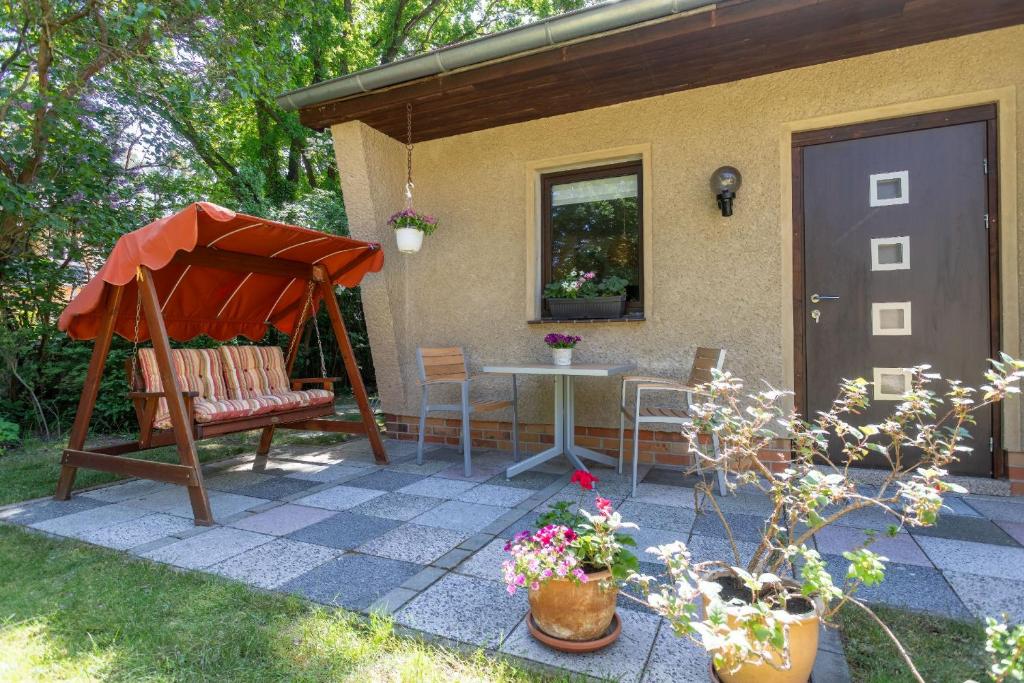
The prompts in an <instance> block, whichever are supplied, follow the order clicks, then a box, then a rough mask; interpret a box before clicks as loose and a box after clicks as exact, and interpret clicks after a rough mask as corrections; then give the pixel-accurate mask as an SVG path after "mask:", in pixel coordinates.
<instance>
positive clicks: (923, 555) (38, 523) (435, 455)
mask: <svg viewBox="0 0 1024 683" xmlns="http://www.w3.org/2000/svg"><path fill="white" fill-rule="evenodd" d="M386 446H387V448H388V452H389V455H390V457H391V460H392V462H391V464H390V465H388V466H385V467H381V466H378V465H377V464H376V463H375V462H374V461H373V457H372V454H371V453H370V451H369V449H368V448H367V447H366V443H365V442H364V441H361V440H356V441H350V442H347V443H345V444H342V445H340V446H322V447H310V446H288V447H279V448H275V449H274V451H273V452H272V454H271V457H270V458H269V459H267V458H256V457H254V456H251V455H248V456H240V457H238V458H234V459H232V460H228V461H222V462H219V463H214V464H211V465H208V466H207V467H206V468H205V470H206V477H207V482H208V484H209V487H210V500H211V503H212V505H213V510H214V516H215V519H216V522H217V523H216V524H215V525H214V526H212V527H206V528H203V527H195V526H193V525H192V522H191V510H190V508H189V505H188V500H187V496H186V494H185V491H184V490H183V489H181V488H178V487H173V486H169V485H164V484H158V483H153V482H146V481H135V480H132V481H127V482H119V483H116V484H112V485H108V486H105V487H102V488H96V489H92V490H89V491H83V492H80V493H76V494H75V496H74V497H73V498H72V499H71V500H70V501H66V502H55V501H52V500H39V501H31V502H27V503H23V504H17V505H11V506H7V507H5V508H2V509H0V521H4V522H7V523H12V524H18V525H22V526H26V527H29V528H32V529H35V530H37V531H41V532H45V533H48V534H52V535H56V536H62V537H68V538H74V539H78V540H80V541H84V542H87V543H92V544H95V545H101V546H106V547H109V548H114V549H117V550H122V551H126V552H129V553H131V554H133V555H136V556H138V557H142V558H147V559H149V560H152V561H157V562H165V563H169V564H172V565H175V566H178V567H181V568H185V569H191V570H195V571H204V572H209V573H212V574H217V575H219V576H223V577H227V578H230V579H233V580H238V581H242V582H245V583H248V584H251V585H253V586H256V587H259V588H262V589H269V590H276V591H281V592H285V593H291V594H295V595H299V596H303V597H305V598H307V599H309V600H312V601H315V602H320V603H323V604H327V605H335V606H340V607H345V608H348V609H352V610H357V611H361V612H369V611H383V612H386V613H389V614H392V615H393V616H394V618H395V621H396V622H397V623H398V624H399V625H400V626H401V627H403V628H404V629H412V630H414V631H415V632H417V633H419V634H421V635H425V636H427V637H434V638H438V639H440V640H442V641H444V642H448V643H454V644H461V645H463V646H467V647H484V648H488V649H490V650H492V651H494V652H500V653H504V654H506V655H510V656H513V657H515V658H517V659H519V660H524V661H527V662H536V663H538V664H540V665H543V666H546V667H556V668H560V669H565V670H567V671H570V672H573V673H576V674H582V675H585V676H591V677H597V678H602V677H608V678H613V679H615V680H623V681H641V682H650V681H682V680H691V679H692V680H704V678H703V677H704V676H705V672H706V671H707V668H706V667H707V657H706V655H705V654H704V653H703V652H702V651H701V650H700V648H697V647H693V646H690V645H689V644H688V643H686V642H684V641H680V640H678V639H676V638H675V637H674V636H673V635H672V633H671V629H670V628H669V627H668V626H667V625H666V623H665V622H664V621H663V620H662V619H660V618H659V617H657V616H656V615H654V614H653V613H651V612H650V611H649V610H646V609H644V608H643V607H642V606H638V605H636V604H635V603H632V602H630V601H628V600H626V599H621V600H620V614H621V615H622V618H623V620H624V622H625V628H624V629H623V637H622V639H621V640H620V641H619V643H618V644H616V645H615V646H614V647H613V648H610V649H608V650H605V651H604V652H603V653H595V654H591V655H575V656H569V655H565V654H562V653H556V652H553V651H551V650H548V649H546V648H545V647H543V646H542V645H540V644H538V643H537V642H535V641H534V640H533V639H532V638H530V637H529V635H528V633H527V630H526V626H525V622H524V620H523V618H524V616H525V614H526V611H527V606H526V601H525V597H524V596H523V595H522V594H519V595H516V596H511V597H510V596H508V594H507V593H506V591H505V589H504V586H503V585H502V584H501V582H500V564H501V561H502V559H503V554H504V553H503V546H504V543H505V539H507V538H509V537H510V536H511V535H513V534H514V533H515V532H516V531H518V530H521V529H522V528H526V527H530V526H532V523H533V520H534V519H536V516H537V514H538V511H540V510H544V509H546V506H547V505H548V504H550V503H552V502H556V501H559V500H572V499H574V497H575V496H576V494H575V491H574V488H573V487H572V486H569V485H568V478H569V474H568V472H564V473H562V474H553V473H539V474H538V473H529V475H528V476H524V477H523V478H522V479H521V480H518V481H517V480H513V481H507V480H506V479H505V478H504V474H498V475H496V474H495V473H494V472H496V471H498V470H499V469H500V465H499V463H500V462H502V461H503V460H502V459H503V458H505V459H507V460H508V461H511V455H510V454H502V453H498V452H494V451H490V452H488V451H481V452H480V456H481V458H482V461H483V462H484V463H486V464H487V468H486V470H484V469H483V468H481V470H480V471H479V473H478V476H474V477H470V478H468V479H467V478H464V477H462V476H461V465H458V468H457V469H459V472H455V471H454V470H453V469H450V467H449V465H450V464H451V463H459V462H461V454H460V453H456V452H454V451H450V450H449V449H446V448H444V447H429V448H430V452H429V453H428V454H427V457H426V460H425V465H424V466H422V467H421V466H417V465H416V463H415V461H414V444H409V443H405V442H398V441H387V442H386ZM506 456H507V457H506ZM442 465H443V466H442ZM564 469H565V468H563V470H564ZM594 473H595V474H596V475H597V476H598V477H599V479H600V480H601V483H600V484H599V485H598V488H599V489H600V490H601V492H602V493H603V494H604V495H607V496H608V497H610V498H611V499H612V500H613V501H615V503H616V504H617V505H619V508H620V510H621V512H622V513H623V515H624V517H626V518H627V520H630V521H635V522H637V523H639V524H640V526H641V528H640V530H638V531H636V532H635V533H634V535H635V537H636V539H637V542H638V546H639V550H640V555H641V559H643V560H645V564H644V566H643V568H644V571H645V572H647V573H656V572H657V570H658V565H657V564H655V563H654V559H655V558H653V557H652V556H646V557H643V551H644V550H645V548H646V547H647V546H649V545H654V544H660V543H667V542H670V541H673V540H685V541H687V542H688V543H689V545H690V547H691V550H692V551H693V553H694V555H695V556H696V557H697V558H698V559H725V558H727V556H728V554H729V553H730V550H729V543H728V541H727V540H726V539H725V533H724V530H723V529H722V526H721V524H720V523H719V521H718V520H717V518H715V517H714V516H713V514H704V513H698V512H697V511H696V510H695V509H694V495H693V490H692V489H690V488H688V487H687V486H686V484H691V485H692V483H693V482H692V481H691V480H687V479H684V478H683V477H682V475H681V474H680V473H678V472H672V471H669V470H665V469H653V470H650V471H649V472H647V473H646V476H645V479H644V481H643V482H642V483H641V484H640V486H639V488H638V491H637V496H636V497H635V498H630V497H628V492H629V486H628V481H627V480H626V479H625V478H624V477H621V476H619V475H617V474H616V473H615V472H614V471H613V470H610V469H600V468H598V469H595V470H594ZM484 475H486V476H484ZM766 503H767V501H765V500H764V499H763V498H759V497H758V496H756V495H753V494H750V493H744V492H741V493H740V494H738V495H736V496H729V497H725V498H719V505H720V506H721V508H722V509H723V511H724V513H725V514H726V515H727V517H728V518H729V519H730V522H731V523H732V525H733V530H734V532H735V533H736V539H735V540H736V546H737V548H738V550H739V552H740V553H741V554H742V555H747V554H749V553H752V552H753V550H754V544H753V543H752V541H753V539H754V538H755V537H756V534H757V532H758V530H759V526H760V524H761V523H763V522H762V520H763V518H762V517H760V516H759V514H760V513H761V512H762V511H763V510H764V509H765V507H766ZM949 507H950V509H949V510H947V511H945V514H944V515H943V518H942V524H940V525H939V526H937V527H936V528H934V529H930V530H926V531H921V530H915V529H909V530H904V531H901V532H900V533H899V534H897V535H896V536H895V537H894V538H885V539H883V540H881V541H880V544H881V545H880V546H879V548H880V550H881V551H882V552H883V553H884V554H886V555H887V556H888V557H890V559H891V562H890V563H889V567H890V569H889V571H888V577H887V580H886V581H885V582H884V583H883V584H882V585H881V586H879V587H876V588H873V589H870V590H865V591H864V592H862V597H863V598H865V599H867V600H868V601H873V602H876V603H882V604H890V605H897V606H900V607H903V608H908V609H912V610H918V611H925V612H931V613H936V614H943V615H949V616H954V617H957V618H961V619H971V618H981V617H984V616H987V615H992V614H994V613H996V612H1002V611H1008V612H1009V613H1010V615H1011V617H1012V618H1014V619H1016V620H1024V569H1022V568H1024V547H1022V536H1024V534H1022V530H1024V500H1022V499H1013V498H1000V497H997V496H965V497H963V498H959V497H957V498H953V499H951V500H950V505H949ZM886 522H887V520H885V519H884V518H882V517H881V516H879V515H872V514H871V513H865V514H861V515H854V516H852V517H851V518H849V519H848V520H844V522H843V523H842V524H841V525H836V526H833V527H831V528H830V529H828V530H827V531H824V532H822V533H820V534H819V538H818V539H817V547H818V550H819V551H820V552H821V553H822V555H823V557H824V558H825V559H826V561H827V562H828V563H829V565H830V567H832V568H833V570H835V571H839V572H841V573H845V570H844V566H843V564H842V563H843V560H842V558H841V553H842V552H843V551H844V550H846V549H849V548H852V547H854V546H855V545H856V544H858V543H859V542H860V541H861V540H862V538H863V530H864V529H884V528H885V526H886ZM922 587H924V589H922ZM827 643H833V645H832V646H829V647H831V648H832V649H828V650H827V652H826V653H825V654H826V656H821V657H819V660H820V661H821V662H822V663H823V666H824V665H826V664H827V665H828V667H829V675H828V676H829V680H830V681H831V680H841V676H842V674H843V672H844V671H845V660H844V659H843V657H842V653H841V645H836V644H837V643H839V641H838V638H834V637H833V638H825V639H823V645H822V648H823V649H827V648H826V645H825V644H827ZM836 671H839V673H838V674H837V673H836ZM836 676H840V678H839V679H837V678H836Z"/></svg>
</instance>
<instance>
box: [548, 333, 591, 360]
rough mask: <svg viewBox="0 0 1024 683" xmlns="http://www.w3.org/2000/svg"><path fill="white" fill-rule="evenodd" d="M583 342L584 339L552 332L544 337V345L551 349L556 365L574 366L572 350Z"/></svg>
mask: <svg viewBox="0 0 1024 683" xmlns="http://www.w3.org/2000/svg"><path fill="white" fill-rule="evenodd" d="M581 341H583V337H578V336H576V335H573V334H559V333H557V332H552V333H551V334H547V335H544V343H545V344H547V345H548V348H550V349H551V358H552V361H553V362H554V364H555V365H572V350H573V349H574V348H576V345H577V344H579V343H580V342H581Z"/></svg>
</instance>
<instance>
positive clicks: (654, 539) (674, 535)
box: [623, 527, 686, 562]
mask: <svg viewBox="0 0 1024 683" xmlns="http://www.w3.org/2000/svg"><path fill="white" fill-rule="evenodd" d="M623 533H624V534H626V535H628V536H632V537H633V540H635V541H636V547H635V548H632V551H633V554H634V555H636V556H637V558H638V559H640V560H643V561H645V562H654V561H656V556H655V555H654V554H652V553H648V552H647V549H648V548H652V547H655V546H659V545H668V544H669V543H675V542H676V541H682V542H683V543H685V542H686V534H684V533H679V532H678V531H666V530H664V529H645V528H644V527H640V528H639V529H623Z"/></svg>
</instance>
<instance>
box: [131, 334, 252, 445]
mask: <svg viewBox="0 0 1024 683" xmlns="http://www.w3.org/2000/svg"><path fill="white" fill-rule="evenodd" d="M137 358H138V367H139V373H140V374H141V375H142V381H143V384H144V386H145V390H146V391H153V392H157V391H163V390H164V386H163V381H162V380H161V379H160V371H159V368H158V367H157V364H156V355H155V354H154V352H153V349H151V348H142V349H139V352H138V356H137ZM171 364H172V366H173V368H174V375H175V377H176V378H177V380H178V386H179V388H180V389H181V390H182V391H194V392H196V393H198V394H199V397H198V399H197V400H196V401H195V403H196V404H198V403H199V401H201V400H204V401H207V402H214V403H216V402H220V401H227V400H228V390H227V385H226V384H225V383H224V369H223V364H222V363H221V356H220V354H219V353H217V350H216V349H172V350H171ZM233 409H234V410H242V408H241V407H240V406H235V407H234V408H233ZM197 419H198V409H197ZM170 425H171V420H170V413H169V411H168V409H167V400H166V399H163V398H161V399H160V401H159V403H158V405H157V410H156V426H157V428H159V429H166V428H167V427H170Z"/></svg>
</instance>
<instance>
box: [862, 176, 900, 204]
mask: <svg viewBox="0 0 1024 683" xmlns="http://www.w3.org/2000/svg"><path fill="white" fill-rule="evenodd" d="M868 185H869V186H870V197H869V200H870V203H871V206H892V205H893V204H909V203H910V171H895V172H893V173H872V174H871V178H870V181H869V182H868Z"/></svg>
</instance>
